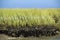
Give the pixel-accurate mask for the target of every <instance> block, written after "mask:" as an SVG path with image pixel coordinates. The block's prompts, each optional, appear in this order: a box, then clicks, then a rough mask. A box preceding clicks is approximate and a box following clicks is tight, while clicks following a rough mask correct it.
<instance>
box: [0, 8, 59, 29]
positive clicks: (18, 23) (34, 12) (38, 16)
mask: <svg viewBox="0 0 60 40" xmlns="http://www.w3.org/2000/svg"><path fill="white" fill-rule="evenodd" d="M26 24H28V25H29V27H32V26H33V25H55V26H57V27H59V28H60V26H59V24H60V9H52V8H51V9H0V27H3V28H5V27H7V26H8V27H9V26H12V27H26ZM36 27H37V26H36Z"/></svg>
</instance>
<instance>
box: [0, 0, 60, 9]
mask: <svg viewBox="0 0 60 40" xmlns="http://www.w3.org/2000/svg"><path fill="white" fill-rule="evenodd" d="M0 8H60V0H0Z"/></svg>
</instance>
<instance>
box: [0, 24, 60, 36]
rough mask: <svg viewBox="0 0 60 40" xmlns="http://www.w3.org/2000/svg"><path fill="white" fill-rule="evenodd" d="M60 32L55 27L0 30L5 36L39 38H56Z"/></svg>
mask: <svg viewBox="0 0 60 40" xmlns="http://www.w3.org/2000/svg"><path fill="white" fill-rule="evenodd" d="M59 31H60V30H59V29H58V28H56V27H55V26H48V25H45V26H44V25H43V26H37V27H35V26H33V27H20V28H14V27H8V29H7V30H0V34H5V35H8V36H11V37H20V36H21V35H22V36H23V37H30V36H34V37H39V36H55V35H58V34H59V33H58V32H59Z"/></svg>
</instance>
